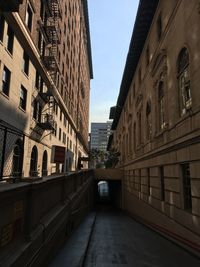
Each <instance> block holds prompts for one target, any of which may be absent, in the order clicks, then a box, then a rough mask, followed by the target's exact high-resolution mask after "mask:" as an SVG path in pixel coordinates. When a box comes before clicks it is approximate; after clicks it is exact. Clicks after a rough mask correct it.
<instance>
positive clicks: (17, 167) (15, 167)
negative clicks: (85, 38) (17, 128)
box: [11, 139, 23, 177]
mask: <svg viewBox="0 0 200 267" xmlns="http://www.w3.org/2000/svg"><path fill="white" fill-rule="evenodd" d="M22 163H23V145H22V140H20V139H18V140H17V141H16V143H15V145H14V149H13V160H12V173H11V175H12V176H13V177H21V176H22Z"/></svg>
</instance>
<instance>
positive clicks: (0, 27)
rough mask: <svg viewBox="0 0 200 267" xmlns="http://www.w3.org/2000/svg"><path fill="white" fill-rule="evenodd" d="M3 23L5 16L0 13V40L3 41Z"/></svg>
mask: <svg viewBox="0 0 200 267" xmlns="http://www.w3.org/2000/svg"><path fill="white" fill-rule="evenodd" d="M4 25H5V18H4V16H3V15H0V41H1V42H3V35H4Z"/></svg>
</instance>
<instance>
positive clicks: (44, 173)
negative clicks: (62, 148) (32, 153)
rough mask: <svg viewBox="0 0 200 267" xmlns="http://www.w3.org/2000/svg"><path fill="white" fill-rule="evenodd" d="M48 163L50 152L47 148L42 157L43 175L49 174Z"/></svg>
mask: <svg viewBox="0 0 200 267" xmlns="http://www.w3.org/2000/svg"><path fill="white" fill-rule="evenodd" d="M47 165H48V154H47V151H46V150H45V151H44V153H43V158H42V176H47V175H48V171H47Z"/></svg>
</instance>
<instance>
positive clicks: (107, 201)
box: [94, 180, 122, 209]
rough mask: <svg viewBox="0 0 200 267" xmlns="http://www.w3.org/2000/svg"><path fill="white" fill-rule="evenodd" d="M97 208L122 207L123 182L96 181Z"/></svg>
mask: <svg viewBox="0 0 200 267" xmlns="http://www.w3.org/2000/svg"><path fill="white" fill-rule="evenodd" d="M94 192H95V198H94V199H95V203H94V204H95V208H96V209H99V208H117V209H120V208H121V207H122V190H121V181H114V180H106V181H105V180H97V181H95V191H94Z"/></svg>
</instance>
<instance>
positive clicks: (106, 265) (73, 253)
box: [50, 208, 200, 267]
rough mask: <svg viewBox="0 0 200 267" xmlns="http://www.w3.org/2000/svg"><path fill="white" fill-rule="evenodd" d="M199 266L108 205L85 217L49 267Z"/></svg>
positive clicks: (172, 246)
mask: <svg viewBox="0 0 200 267" xmlns="http://www.w3.org/2000/svg"><path fill="white" fill-rule="evenodd" d="M56 266H57V267H64V266H65V267H78V266H79V267H83V266H84V267H121V266H122V267H123V266H127V267H128V266H130V267H199V266H200V259H198V258H196V257H195V256H193V255H191V254H190V253H188V252H187V251H185V250H184V249H182V248H181V247H179V246H177V245H175V244H174V243H172V242H170V241H169V240H167V239H165V238H163V237H162V236H160V235H159V234H157V233H155V232H154V231H152V230H150V229H149V228H147V227H145V226H143V225H142V224H140V223H138V222H136V221H135V220H133V219H132V218H130V217H128V216H126V215H125V214H123V213H121V212H119V211H117V210H112V209H109V208H108V209H105V208H103V209H99V210H98V211H97V213H96V216H95V215H94V214H92V215H90V216H89V217H87V218H86V220H85V221H84V222H83V224H82V225H81V226H80V227H79V228H78V230H77V231H76V233H75V234H74V235H73V236H72V237H71V240H69V241H68V242H67V243H66V245H65V246H64V247H63V249H62V250H61V251H60V253H58V255H57V257H56V258H55V259H54V261H53V263H52V264H51V265H50V267H56Z"/></svg>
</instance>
